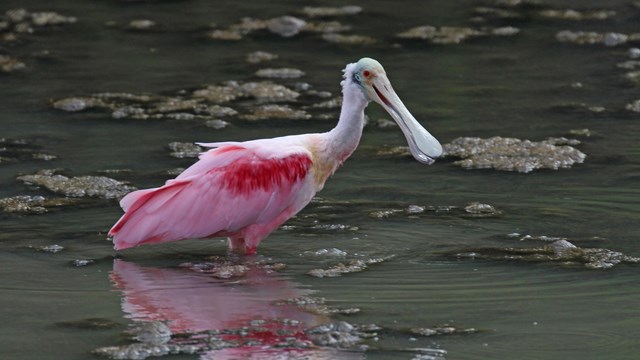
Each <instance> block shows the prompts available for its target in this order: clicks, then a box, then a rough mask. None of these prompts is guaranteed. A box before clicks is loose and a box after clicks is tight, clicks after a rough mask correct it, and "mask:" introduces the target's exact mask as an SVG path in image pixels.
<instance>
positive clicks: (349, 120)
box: [109, 58, 442, 254]
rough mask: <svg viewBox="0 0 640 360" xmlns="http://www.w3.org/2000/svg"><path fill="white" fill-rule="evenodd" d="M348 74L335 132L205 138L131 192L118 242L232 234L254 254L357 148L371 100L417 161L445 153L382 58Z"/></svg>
mask: <svg viewBox="0 0 640 360" xmlns="http://www.w3.org/2000/svg"><path fill="white" fill-rule="evenodd" d="M343 77H344V80H343V81H342V82H341V85H342V96H343V102H342V109H341V111H340V119H339V121H338V124H337V125H336V127H335V128H333V129H332V130H331V131H329V132H326V133H316V134H302V135H291V136H283V137H277V138H273V139H260V140H251V141H245V142H217V143H199V145H201V146H205V147H210V148H213V149H211V150H209V151H207V152H204V153H202V154H201V155H200V160H199V161H198V162H196V163H195V164H193V165H192V166H191V167H189V168H188V169H186V170H185V171H184V172H183V173H182V174H180V175H178V177H176V178H175V179H173V180H169V181H167V182H166V183H165V185H164V186H161V187H158V188H153V189H145V190H138V191H134V192H132V193H130V194H128V195H127V196H125V197H124V198H123V199H122V200H121V201H120V206H122V209H124V211H125V214H124V215H123V216H122V217H121V218H120V220H118V222H117V223H116V224H115V225H114V226H113V227H112V228H111V230H110V231H109V235H110V236H112V237H113V243H114V247H115V249H116V250H122V249H127V248H130V247H134V246H138V245H142V244H153V243H162V242H168V241H175V240H182V239H190V238H208V237H221V236H226V237H228V244H229V249H230V250H231V251H238V252H244V253H245V254H254V253H255V252H256V249H257V247H258V244H260V241H262V239H264V238H265V237H267V235H269V233H271V232H272V231H273V230H275V229H277V228H278V227H279V226H280V225H282V224H283V223H284V222H285V221H286V220H287V219H289V218H290V217H292V216H293V215H295V214H296V213H298V212H299V211H300V210H302V208H304V207H305V206H306V205H307V204H308V203H309V202H310V201H311V199H312V198H313V196H314V195H315V193H316V192H318V191H320V190H322V188H323V186H324V183H325V181H326V180H327V178H329V176H331V175H332V174H333V173H334V172H335V171H336V169H337V168H338V167H339V166H340V165H341V164H342V162H344V161H345V160H346V159H347V158H348V157H349V156H350V155H351V153H353V151H354V150H355V149H356V147H357V146H358V142H360V136H361V135H362V128H363V126H364V109H365V108H366V107H367V105H368V104H369V102H370V101H375V102H377V103H378V104H380V105H382V107H383V108H384V109H385V110H387V112H389V114H390V115H391V117H393V119H394V120H395V121H396V122H397V123H398V125H399V126H400V129H401V130H402V132H403V133H404V135H405V137H406V139H407V142H408V143H409V149H410V151H411V154H412V155H413V157H414V158H415V159H416V160H418V161H419V162H421V163H423V164H431V163H433V162H434V161H435V158H437V157H438V156H440V155H441V153H442V146H441V145H440V143H439V142H438V140H436V139H435V138H434V137H433V136H432V135H431V134H429V132H428V131H427V130H425V129H424V128H423V127H422V126H421V125H420V124H419V123H418V121H417V120H416V119H415V118H414V117H413V116H412V115H411V113H410V112H409V110H408V109H407V108H406V107H405V106H404V104H403V103H402V101H401V100H400V98H399V97H398V96H397V95H396V93H395V91H394V90H393V88H392V87H391V83H390V82H389V79H387V75H386V73H385V71H384V69H383V68H382V65H380V63H379V62H377V61H376V60H373V59H370V58H363V59H360V60H359V61H358V62H357V63H354V64H349V65H347V66H346V68H345V69H344V76H343Z"/></svg>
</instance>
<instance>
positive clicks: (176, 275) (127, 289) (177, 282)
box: [111, 259, 326, 333]
mask: <svg viewBox="0 0 640 360" xmlns="http://www.w3.org/2000/svg"><path fill="white" fill-rule="evenodd" d="M246 266H247V267H248V268H249V270H248V271H247V272H246V273H245V274H244V276H243V277H242V278H241V280H242V281H241V282H238V279H237V278H234V279H231V280H219V279H216V278H213V277H211V276H209V275H208V274H206V273H204V274H201V273H195V272H190V271H187V270H183V269H175V268H155V267H144V266H141V265H138V264H135V263H132V262H128V261H123V260H120V259H116V260H114V262H113V272H112V273H111V280H112V281H113V283H114V285H115V287H116V288H117V289H119V290H122V294H123V300H122V309H123V311H125V312H126V313H127V316H128V317H130V318H131V319H133V320H135V321H163V322H166V324H167V325H168V326H169V328H170V329H171V331H172V332H174V333H188V332H202V331H207V330H224V329H235V328H241V327H242V326H245V325H246V323H247V322H249V321H251V320H254V319H275V318H278V319H284V318H287V319H294V320H297V321H299V322H300V327H301V328H307V327H313V326H316V325H318V324H321V323H323V322H325V321H326V318H324V317H323V316H320V315H315V314H311V313H308V312H305V311H302V310H301V309H300V308H298V307H297V306H296V305H294V304H287V303H286V301H287V300H288V299H291V298H297V297H301V296H308V295H310V294H311V293H312V292H313V291H312V290H308V289H300V288H299V287H300V285H299V284H296V283H294V282H291V281H289V280H287V279H284V278H283V277H281V276H279V275H278V274H274V273H269V272H268V271H266V270H264V269H261V268H260V267H259V266H255V265H246ZM256 294H259V296H256ZM282 301H284V302H285V304H283V305H275V303H277V302H282Z"/></svg>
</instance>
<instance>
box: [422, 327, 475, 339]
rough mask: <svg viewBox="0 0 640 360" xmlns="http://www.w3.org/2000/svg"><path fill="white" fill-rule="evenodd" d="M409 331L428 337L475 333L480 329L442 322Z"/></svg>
mask: <svg viewBox="0 0 640 360" xmlns="http://www.w3.org/2000/svg"><path fill="white" fill-rule="evenodd" d="M409 331H410V332H411V333H412V334H415V335H420V336H427V337H430V336H441V335H461V334H474V333H477V332H479V330H478V329H476V328H461V327H458V326H455V325H452V324H440V325H436V326H433V327H428V328H412V329H410V330H409Z"/></svg>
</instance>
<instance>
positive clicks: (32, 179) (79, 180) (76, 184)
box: [18, 171, 136, 199]
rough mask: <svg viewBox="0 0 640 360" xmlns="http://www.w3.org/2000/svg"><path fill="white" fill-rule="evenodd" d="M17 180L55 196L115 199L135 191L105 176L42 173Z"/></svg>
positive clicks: (24, 176)
mask: <svg viewBox="0 0 640 360" xmlns="http://www.w3.org/2000/svg"><path fill="white" fill-rule="evenodd" d="M18 180H20V181H22V182H24V183H25V184H28V185H36V186H40V187H44V188H46V189H47V190H49V191H52V192H54V193H56V194H60V195H64V196H68V197H97V198H104V199H117V198H121V197H123V196H125V195H126V194H127V193H129V192H131V191H133V190H136V188H135V187H133V186H131V185H128V184H126V183H124V182H120V181H118V180H114V179H111V178H108V177H105V176H77V177H71V178H69V177H66V176H64V175H58V174H55V173H53V172H50V171H42V172H39V173H36V174H34V175H22V176H19V177H18Z"/></svg>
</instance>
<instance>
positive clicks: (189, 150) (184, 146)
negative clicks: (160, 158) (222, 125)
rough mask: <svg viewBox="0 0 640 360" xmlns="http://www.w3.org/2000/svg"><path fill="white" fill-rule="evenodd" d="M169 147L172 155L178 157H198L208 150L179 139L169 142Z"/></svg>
mask: <svg viewBox="0 0 640 360" xmlns="http://www.w3.org/2000/svg"><path fill="white" fill-rule="evenodd" d="M169 149H171V154H170V155H171V156H173V157H176V158H178V159H184V158H197V157H198V156H199V155H200V154H201V153H203V152H204V151H206V150H205V149H204V148H203V147H201V146H198V145H196V144H194V143H186V142H178V141H174V142H172V143H169Z"/></svg>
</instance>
